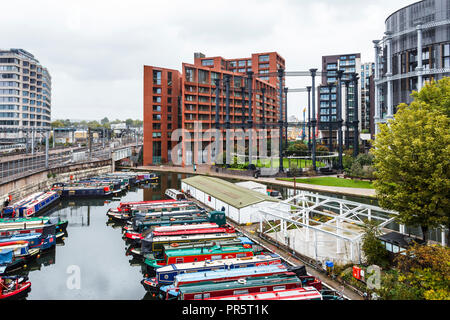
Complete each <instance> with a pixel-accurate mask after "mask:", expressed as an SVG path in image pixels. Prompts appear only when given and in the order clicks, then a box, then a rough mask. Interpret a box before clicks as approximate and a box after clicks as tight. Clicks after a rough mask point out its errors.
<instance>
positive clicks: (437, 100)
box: [412, 77, 450, 117]
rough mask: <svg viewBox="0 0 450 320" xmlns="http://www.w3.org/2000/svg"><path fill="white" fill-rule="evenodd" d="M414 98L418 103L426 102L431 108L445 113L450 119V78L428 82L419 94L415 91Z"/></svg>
mask: <svg viewBox="0 0 450 320" xmlns="http://www.w3.org/2000/svg"><path fill="white" fill-rule="evenodd" d="M412 96H413V98H414V99H415V101H417V102H424V103H425V104H427V105H428V106H429V107H430V108H432V109H434V110H438V111H441V112H443V113H444V114H445V115H447V117H450V77H445V78H443V79H442V80H439V81H438V82H436V81H434V80H433V81H431V82H426V83H425V86H424V87H423V88H422V90H420V91H419V92H417V91H413V93H412Z"/></svg>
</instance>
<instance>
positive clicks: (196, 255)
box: [144, 245, 253, 269]
mask: <svg viewBox="0 0 450 320" xmlns="http://www.w3.org/2000/svg"><path fill="white" fill-rule="evenodd" d="M164 251H165V252H164V257H163V258H162V259H145V260H144V263H145V264H146V265H147V266H148V267H150V268H154V269H156V268H160V267H162V266H166V265H168V264H173V263H185V262H197V261H204V260H218V259H232V258H243V257H250V256H253V249H252V248H245V247H243V246H225V247H221V246H219V245H213V246H211V247H209V248H205V247H201V248H195V247H193V248H182V249H178V248H176V247H175V248H173V249H165V250H164Z"/></svg>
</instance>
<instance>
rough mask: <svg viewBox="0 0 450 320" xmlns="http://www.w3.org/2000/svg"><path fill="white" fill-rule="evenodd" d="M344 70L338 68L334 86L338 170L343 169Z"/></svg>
mask: <svg viewBox="0 0 450 320" xmlns="http://www.w3.org/2000/svg"><path fill="white" fill-rule="evenodd" d="M343 73H344V71H343V70H338V72H337V88H336V107H337V123H338V149H339V160H338V170H342V169H343V165H342V88H341V87H342V83H341V80H342V75H343Z"/></svg>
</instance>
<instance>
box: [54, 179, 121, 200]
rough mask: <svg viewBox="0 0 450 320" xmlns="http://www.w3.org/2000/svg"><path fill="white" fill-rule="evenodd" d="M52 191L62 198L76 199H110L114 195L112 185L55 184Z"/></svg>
mask: <svg viewBox="0 0 450 320" xmlns="http://www.w3.org/2000/svg"><path fill="white" fill-rule="evenodd" d="M51 190H53V191H56V192H57V193H58V194H59V195H60V196H61V197H62V198H76V197H108V196H111V195H112V194H113V185H112V184H111V183H92V184H83V183H70V184H66V183H61V182H59V183H55V184H53V186H52V188H51Z"/></svg>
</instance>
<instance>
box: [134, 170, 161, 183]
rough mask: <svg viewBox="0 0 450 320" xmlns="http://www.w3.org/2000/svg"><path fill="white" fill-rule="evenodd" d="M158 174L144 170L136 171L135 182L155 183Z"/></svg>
mask: <svg viewBox="0 0 450 320" xmlns="http://www.w3.org/2000/svg"><path fill="white" fill-rule="evenodd" d="M158 179H159V177H158V175H157V174H156V173H153V172H151V173H148V172H147V173H146V172H137V173H136V182H137V183H155V182H158Z"/></svg>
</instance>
